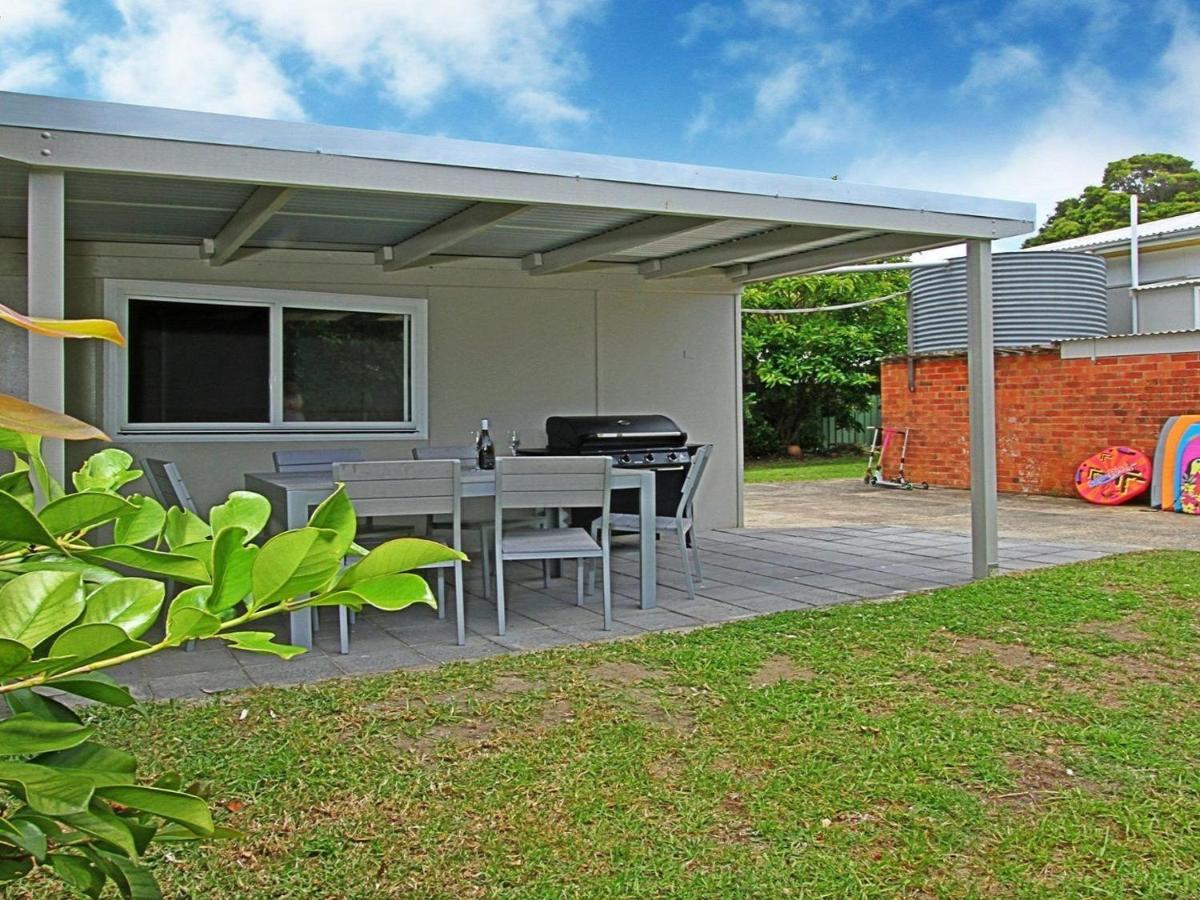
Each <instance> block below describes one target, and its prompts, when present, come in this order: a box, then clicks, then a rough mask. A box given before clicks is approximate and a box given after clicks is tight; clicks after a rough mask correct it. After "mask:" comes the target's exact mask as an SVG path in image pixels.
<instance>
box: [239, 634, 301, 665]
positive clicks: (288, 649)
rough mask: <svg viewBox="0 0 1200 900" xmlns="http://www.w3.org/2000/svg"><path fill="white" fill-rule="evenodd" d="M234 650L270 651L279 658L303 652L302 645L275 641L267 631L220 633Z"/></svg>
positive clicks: (286, 657) (273, 636)
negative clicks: (297, 645)
mask: <svg viewBox="0 0 1200 900" xmlns="http://www.w3.org/2000/svg"><path fill="white" fill-rule="evenodd" d="M221 638H222V639H223V640H226V641H229V645H230V646H231V647H233V649H234V650H249V651H250V652H252V653H270V654H272V655H273V656H278V657H279V658H280V659H291V658H292V657H293V656H299V655H300V654H301V653H303V652H304V648H303V647H296V646H293V645H292V644H277V643H275V635H274V634H272V633H271V632H269V631H227V632H225V633H224V634H222V635H221Z"/></svg>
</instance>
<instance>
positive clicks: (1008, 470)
mask: <svg viewBox="0 0 1200 900" xmlns="http://www.w3.org/2000/svg"><path fill="white" fill-rule="evenodd" d="M1195 337H1196V336H1195V335H1193V336H1192V338H1193V339H1192V341H1191V347H1192V348H1193V349H1191V350H1189V351H1187V352H1146V351H1148V350H1153V349H1156V348H1153V347H1151V346H1149V344H1148V343H1147V342H1149V341H1150V340H1151V338H1149V337H1146V338H1141V337H1137V338H1129V339H1120V338H1109V339H1098V340H1097V341H1096V342H1095V344H1097V345H1102V346H1104V347H1105V348H1106V349H1107V350H1108V351H1110V352H1111V351H1115V352H1117V353H1124V352H1125V351H1126V350H1140V351H1142V352H1134V353H1129V355H1111V356H1098V357H1096V358H1095V359H1093V358H1091V357H1090V356H1081V357H1079V358H1072V359H1063V358H1062V357H1061V355H1060V351H1059V350H1057V349H1050V350H1039V351H1033V352H1028V353H1021V354H1015V355H999V356H997V358H996V468H997V485H998V487H999V489H1000V490H1001V491H1009V492H1018V493H1035V494H1061V495H1074V493H1075V488H1074V482H1073V479H1074V474H1075V469H1076V467H1077V466H1078V465H1079V463H1080V462H1082V461H1083V460H1084V459H1085V458H1087V457H1088V456H1090V455H1091V454H1093V453H1095V452H1096V451H1098V450H1101V449H1103V448H1105V447H1111V446H1114V445H1122V446H1131V447H1136V448H1137V449H1139V450H1142V451H1144V452H1145V453H1146V454H1147V455H1149V456H1151V457H1153V455H1154V449H1155V445H1156V444H1157V442H1158V433H1159V430H1160V429H1161V428H1162V425H1163V422H1164V421H1165V420H1166V419H1167V418H1168V417H1170V416H1173V415H1180V414H1185V413H1197V412H1200V351H1198V350H1196V349H1195V348H1196V340H1195ZM1163 338H1164V339H1175V341H1176V345H1177V346H1178V345H1180V340H1181V339H1180V338H1178V337H1177V336H1163ZM1133 341H1141V342H1143V343H1142V345H1139V346H1134V345H1132V344H1131V343H1130V342H1133ZM1089 343H1090V342H1089ZM1160 343H1161V341H1160ZM1125 344H1130V346H1128V347H1126V346H1124V345H1125ZM1073 346H1075V343H1074V342H1072V343H1071V344H1065V345H1064V348H1066V347H1073ZM914 368H915V375H916V378H915V384H916V390H915V391H910V390H909V389H908V366H907V364H906V362H905V360H903V359H895V360H889V361H886V362H885V363H884V364H883V372H882V392H883V421H884V425H885V426H889V427H908V428H911V429H912V432H911V435H910V440H909V445H908V457H907V460H906V464H905V469H906V474H907V475H908V477H909V478H910V479H912V480H914V481H918V482H919V481H928V482H929V483H930V484H935V485H940V486H944V487H958V488H965V487H969V481H970V467H969V458H970V456H969V442H970V439H969V432H968V410H967V365H966V356H965V355H964V354H956V355H953V356H928V357H923V358H918V359H916V360H914ZM888 465H889V468H894V466H895V459H894V458H889V460H888Z"/></svg>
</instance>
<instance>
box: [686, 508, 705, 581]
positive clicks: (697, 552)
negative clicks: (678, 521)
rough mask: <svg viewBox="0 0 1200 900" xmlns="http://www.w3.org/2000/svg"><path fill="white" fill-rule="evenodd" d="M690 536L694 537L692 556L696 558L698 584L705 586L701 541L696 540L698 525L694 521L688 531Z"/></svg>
mask: <svg viewBox="0 0 1200 900" xmlns="http://www.w3.org/2000/svg"><path fill="white" fill-rule="evenodd" d="M688 536H689V537H690V538H691V539H692V558H693V559H695V560H696V584H698V585H700V587H704V572H703V570H702V569H701V568H700V542H699V541H697V540H696V526H695V524H694V523H693V525H692V527H691V529H690V530H689V531H688Z"/></svg>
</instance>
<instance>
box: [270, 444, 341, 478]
mask: <svg viewBox="0 0 1200 900" xmlns="http://www.w3.org/2000/svg"><path fill="white" fill-rule="evenodd" d="M271 455H272V456H274V457H275V471H276V472H328V471H330V469H331V467H332V466H333V464H334V463H340V462H362V458H363V455H362V451H361V450H359V449H358V448H357V447H330V448H327V449H324V450H276V451H275V452H274V453H273V454H271Z"/></svg>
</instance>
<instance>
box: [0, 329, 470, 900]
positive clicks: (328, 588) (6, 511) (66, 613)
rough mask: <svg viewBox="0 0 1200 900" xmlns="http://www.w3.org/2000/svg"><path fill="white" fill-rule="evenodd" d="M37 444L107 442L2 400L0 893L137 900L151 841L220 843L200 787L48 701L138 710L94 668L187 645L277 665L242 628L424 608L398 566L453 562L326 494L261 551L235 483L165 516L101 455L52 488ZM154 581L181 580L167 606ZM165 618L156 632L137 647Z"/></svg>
mask: <svg viewBox="0 0 1200 900" xmlns="http://www.w3.org/2000/svg"><path fill="white" fill-rule="evenodd" d="M0 320H3V321H7V322H9V323H11V324H13V325H16V326H18V327H20V328H24V329H26V330H28V331H33V332H36V333H39V334H44V335H50V336H57V337H91V338H102V339H105V340H110V341H113V342H114V343H118V344H120V343H123V338H122V337H121V335H120V333H119V332H118V331H117V330H116V328H115V326H112V324H111V323H108V322H104V321H103V320H92V321H84V320H74V321H56V320H46V319H31V318H29V317H27V316H24V315H22V314H20V313H17V312H15V311H14V310H11V309H9V308H7V307H5V306H3V305H0ZM46 436H52V437H58V438H64V439H76V440H82V439H88V438H96V437H99V438H100V439H103V438H104V435H102V434H101V433H100V432H99V431H97V430H96V429H93V428H92V427H91V426H89V425H87V424H86V423H83V422H80V421H78V420H76V419H72V418H70V417H68V416H64V415H62V414H60V413H55V412H52V411H50V410H45V409H42V408H40V407H36V406H33V405H32V404H29V403H26V402H25V401H23V400H19V399H18V398H15V397H9V396H6V395H0V451H6V452H7V453H8V454H11V457H12V469H11V471H9V472H7V473H6V474H0V698H2V699H3V701H5V702H6V703H7V705H8V710H9V715H8V717H7V718H4V719H2V720H0V885H4V884H5V883H6V882H11V881H16V880H18V879H21V878H23V877H25V876H26V875H27V874H29V873H30V872H32V871H34V870H35V869H41V870H43V871H45V872H48V873H50V874H52V875H54V876H56V877H58V878H59V879H61V880H62V881H63V882H65V883H66V884H67V885H69V886H70V887H71V888H73V889H74V890H75V891H76V892H78V893H81V894H84V895H86V896H89V897H99V896H100V895H101V894H102V893H103V891H104V890H105V885H106V884H108V883H109V882H111V883H112V884H113V885H114V886H115V887H116V889H117V891H118V892H119V893H120V894H121V895H122V896H124V897H131V898H134V897H136V898H147V900H152V898H156V897H159V896H160V895H159V891H158V887H157V886H156V884H155V882H154V878H153V875H152V874H151V872H150V869H149V868H147V867H146V866H145V865H144V864H143V863H142V862H141V858H142V856H143V855H144V854H145V853H146V852H147V850H148V848H149V847H150V845H151V844H152V843H165V842H170V841H196V840H202V839H205V838H214V837H233V836H235V835H234V833H233V832H230V831H229V830H228V829H222V828H220V827H219V826H218V825H217V824H216V823H214V822H213V818H212V815H211V813H210V812H209V808H208V804H207V802H206V801H205V800H204V799H203V797H202V796H201V788H200V787H199V786H197V785H192V786H188V783H187V782H186V781H185V780H183V778H181V777H180V776H178V775H174V774H171V773H164V774H160V775H159V776H158V777H157V778H155V779H154V780H152V781H151V780H149V779H147V778H146V777H145V774H144V773H141V772H139V771H138V767H137V760H136V758H135V756H134V755H133V754H132V753H128V752H126V751H124V750H118V749H115V748H112V747H107V746H105V745H104V744H103V743H101V741H100V739H99V734H98V732H99V726H98V725H97V724H95V723H93V722H90V721H88V720H89V719H90V718H92V717H89V716H87V715H86V713H85V714H83V715H80V714H79V713H78V712H76V710H74V709H72V708H71V707H70V706H68V705H67V704H65V703H63V702H62V701H61V700H60V699H57V697H56V695H61V694H63V693H65V694H69V695H74V696H77V697H83V698H85V699H88V700H92V701H94V702H97V703H103V704H108V705H111V706H119V707H132V706H136V705H137V701H135V699H134V698H133V696H132V695H131V694H130V693H129V691H128V690H127V689H126V688H124V687H123V686H121V685H120V684H118V683H117V682H116V681H114V680H113V679H112V678H111V677H110V676H109V675H108V674H106V673H105V671H104V670H105V669H110V668H113V667H115V666H118V665H121V664H122V663H126V662H130V661H132V660H136V659H141V658H142V657H145V656H150V655H153V654H155V653H159V652H161V651H163V650H166V649H168V648H172V647H178V646H180V645H181V644H184V643H187V642H188V641H193V640H217V641H224V642H227V643H228V645H229V646H230V648H232V649H234V650H239V651H246V652H251V653H269V654H273V655H275V656H278V657H282V658H284V659H288V658H290V657H292V656H295V655H297V654H299V653H303V652H304V650H303V648H301V647H293V646H289V645H287V644H280V643H276V642H275V640H274V638H275V635H274V634H272V633H271V632H269V631H260V630H255V629H254V628H253V627H251V626H253V624H254V623H256V622H258V621H259V620H261V619H266V618H268V617H270V616H279V615H281V614H284V613H291V612H295V611H297V610H301V609H306V608H309V607H315V606H345V607H349V608H350V609H361V608H362V607H363V606H364V605H370V606H374V607H376V608H379V609H388V610H398V609H404V608H406V607H408V606H411V605H413V604H415V603H424V604H427V605H430V606H436V605H437V604H436V601H435V600H434V598H433V595H432V592H431V591H430V589H429V585H428V584H427V583H426V582H425V580H424V579H423V578H422V577H421V576H420V575H418V574H416V573H414V572H411V571H410V570H412V569H415V568H419V567H420V566H423V565H427V564H429V563H437V562H444V561H449V560H451V559H465V558H466V557H464V556H463V555H462V554H461V553H459V552H458V551H457V550H453V549H450V548H448V547H445V546H443V545H442V544H438V543H435V542H433V541H424V540H417V539H413V538H401V539H398V540H393V541H388V542H386V543H383V544H380V545H379V546H378V547H375V548H374V549H372V550H371V551H370V552H367V551H366V550H363V549H362V548H361V547H359V546H358V545H357V544H356V543H355V541H354V539H355V532H356V527H357V518H356V516H355V513H354V509H353V507H352V506H351V504H350V501H349V500H348V499H347V497H346V495H345V492H344V491H343V490H342V488H341V487H340V486H339V488H338V489H337V490H335V491H334V492H333V494H331V495H330V496H329V497H328V498H327V499H326V500H325V501H324V502H322V503H321V504H320V506H318V507H317V509H316V510H315V511H314V512H313V514H312V516H311V518H310V519H309V521H308V525H307V526H305V527H303V528H297V529H293V530H291V531H285V532H282V533H280V534H277V535H275V536H274V537H272V538H270V539H269V540H266V541H265V542H262V543H261V544H260V543H258V542H256V539H257V538H258V537H259V535H260V534H261V533H262V531H263V529H264V528H265V526H266V524H267V520H268V519H269V518H270V513H271V506H270V503H269V502H268V501H267V500H266V498H264V497H261V496H259V495H257V494H253V493H250V492H248V491H235V492H234V493H232V494H230V496H229V498H228V499H227V500H226V501H225V502H224V503H221V504H219V505H217V506H214V507H213V508H212V509H210V510H209V512H208V517H207V519H205V518H202V517H200V516H199V515H197V514H195V513H193V512H189V511H187V510H183V509H180V508H178V507H172V508H171V509H164V508H163V507H162V505H161V504H159V503H158V502H157V501H156V500H154V499H153V498H150V497H143V496H139V495H137V494H133V495H129V496H126V495H125V494H123V493H122V488H123V487H124V486H126V485H128V484H130V483H132V482H134V481H136V480H137V479H138V478H139V477H141V474H142V473H141V472H140V471H139V470H137V469H133V468H131V464H132V462H133V458H132V457H131V456H130V455H129V454H128V453H126V452H125V451H123V450H119V449H117V448H115V447H114V448H108V449H105V450H101V451H100V452H99V453H96V454H95V455H93V456H92V457H91V458H89V459H88V460H87V461H86V462H85V463H84V464H83V466H82V467H80V469H79V470H78V471H76V472H75V473H74V474H73V476H72V483H73V485H74V488H75V490H74V491H67V490H65V489H64V487H63V486H62V485H61V484H59V483H58V482H57V481H55V480H54V478H53V477H51V473H50V471H49V469H48V468H47V466H46V464H45V463H44V461H43V459H42V454H41V442H42V438H43V437H46ZM358 556H360V557H361V559H359V560H357V561H356V562H354V563H353V564H352V565H349V566H347V565H345V562H346V560H347V558H348V557H358ZM131 572H132V573H134V574H130V573H131ZM166 579H171V580H173V581H176V582H178V583H179V584H181V585H185V586H186V587H185V588H184V590H182V591H180V592H179V593H178V594H177V595H176V596H174V597H173V598H168V597H167V596H166V590H165V585H164V584H163V582H164V580H166ZM164 609H165V610H166V625H165V629H164V632H163V635H162V637H160V638H159V637H155V638H151V637H150V633H151V627H152V626H153V625H154V624H155V622H156V621H157V620H158V619H159V617H160V614H161V613H162V611H163V610H164ZM47 691H49V692H51V693H47ZM181 737H185V736H183V735H181Z"/></svg>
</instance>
